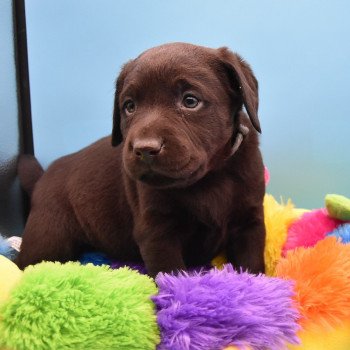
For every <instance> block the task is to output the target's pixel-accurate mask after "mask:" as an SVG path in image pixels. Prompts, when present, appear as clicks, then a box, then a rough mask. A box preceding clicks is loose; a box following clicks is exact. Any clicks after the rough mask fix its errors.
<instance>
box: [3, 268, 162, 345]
mask: <svg viewBox="0 0 350 350" xmlns="http://www.w3.org/2000/svg"><path fill="white" fill-rule="evenodd" d="M156 293H157V287H156V285H155V283H154V281H153V280H152V279H151V278H149V277H147V276H145V275H140V274H139V273H137V272H136V271H132V270H130V269H129V268H121V269H118V270H114V271H112V270H110V269H108V267H106V266H93V265H91V264H89V265H86V266H84V267H83V268H82V266H81V265H80V264H78V263H73V262H71V263H67V264H64V265H61V264H59V263H49V262H46V263H42V264H39V265H36V266H34V267H33V266H31V267H28V268H27V269H26V270H25V271H24V273H23V277H22V279H21V283H19V284H18V286H17V287H16V288H15V289H14V290H13V292H12V294H11V297H10V298H9V299H8V301H6V302H4V303H3V304H2V305H1V310H0V314H1V322H0V348H2V347H4V348H6V349H16V350H48V349H50V350H55V349H76V350H83V349H84V350H97V349H104V350H109V349H118V350H136V349H146V350H147V349H148V350H151V349H152V350H154V349H155V348H156V344H158V343H159V341H160V338H159V330H158V326H157V321H156V316H155V310H154V304H153V302H152V301H151V299H150V297H151V296H152V295H154V294H156ZM38 310H40V311H38ZM35 325H37V327H36V326H35Z"/></svg>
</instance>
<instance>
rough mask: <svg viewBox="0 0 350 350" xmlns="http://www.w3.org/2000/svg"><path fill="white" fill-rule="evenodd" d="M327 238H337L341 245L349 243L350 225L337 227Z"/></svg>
mask: <svg viewBox="0 0 350 350" xmlns="http://www.w3.org/2000/svg"><path fill="white" fill-rule="evenodd" d="M328 236H334V237H337V238H338V239H339V240H340V241H341V242H343V243H350V223H349V224H344V225H340V226H338V227H337V228H336V229H335V230H334V231H332V232H331V233H329V234H328Z"/></svg>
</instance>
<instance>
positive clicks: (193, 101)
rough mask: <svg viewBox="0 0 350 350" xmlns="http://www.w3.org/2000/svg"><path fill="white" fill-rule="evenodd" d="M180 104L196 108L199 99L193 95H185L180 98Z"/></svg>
mask: <svg viewBox="0 0 350 350" xmlns="http://www.w3.org/2000/svg"><path fill="white" fill-rule="evenodd" d="M182 104H183V105H184V106H185V107H186V108H196V107H197V106H198V105H199V100H198V98H197V97H195V96H193V95H185V96H184V98H183V100H182Z"/></svg>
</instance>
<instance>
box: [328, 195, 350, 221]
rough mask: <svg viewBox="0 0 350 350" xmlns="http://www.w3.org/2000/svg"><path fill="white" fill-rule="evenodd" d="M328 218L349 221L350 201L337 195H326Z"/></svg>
mask: <svg viewBox="0 0 350 350" xmlns="http://www.w3.org/2000/svg"><path fill="white" fill-rule="evenodd" d="M325 202H326V208H327V211H328V214H329V216H331V217H332V218H334V219H338V220H342V221H350V199H349V198H346V197H344V196H341V195H339V194H328V195H327V196H326V199H325Z"/></svg>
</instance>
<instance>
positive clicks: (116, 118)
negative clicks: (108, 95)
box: [112, 89, 123, 147]
mask: <svg viewBox="0 0 350 350" xmlns="http://www.w3.org/2000/svg"><path fill="white" fill-rule="evenodd" d="M122 141H123V135H122V131H121V128H120V108H119V95H118V90H117V89H116V91H115V94H114V107H113V129H112V146H113V147H115V146H118V145H119V144H120V143H121V142H122Z"/></svg>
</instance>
